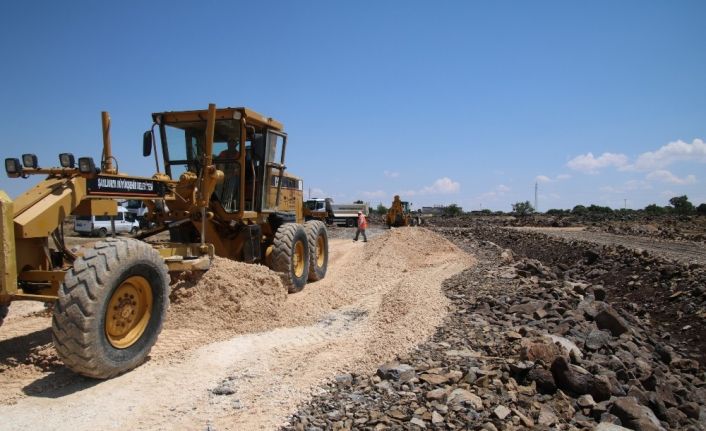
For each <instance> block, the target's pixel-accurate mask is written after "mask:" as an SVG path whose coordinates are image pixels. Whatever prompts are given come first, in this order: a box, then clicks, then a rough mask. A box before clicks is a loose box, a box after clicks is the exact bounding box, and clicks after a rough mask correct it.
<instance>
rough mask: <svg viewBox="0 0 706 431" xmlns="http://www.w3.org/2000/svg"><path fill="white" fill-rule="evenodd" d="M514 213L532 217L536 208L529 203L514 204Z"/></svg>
mask: <svg viewBox="0 0 706 431" xmlns="http://www.w3.org/2000/svg"><path fill="white" fill-rule="evenodd" d="M512 212H513V213H514V214H517V215H519V216H526V215H530V214H532V213H533V212H534V208H533V207H532V204H531V203H530V202H529V201H524V202H515V203H514V204H512Z"/></svg>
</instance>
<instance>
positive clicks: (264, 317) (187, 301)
mask: <svg viewBox="0 0 706 431" xmlns="http://www.w3.org/2000/svg"><path fill="white" fill-rule="evenodd" d="M286 300H287V289H285V288H284V286H283V285H282V280H281V278H280V277H279V275H277V274H276V273H275V272H273V271H271V270H270V269H268V268H267V267H265V266H262V265H252V264H246V263H242V262H236V261H233V260H230V259H225V258H220V257H215V258H214V259H213V262H212V264H211V268H210V269H209V270H208V271H206V272H205V273H203V274H199V275H196V274H187V275H184V277H182V279H180V280H179V281H177V283H175V284H174V285H173V286H172V293H171V295H170V301H171V305H170V307H169V312H168V315H167V320H166V322H165V329H168V330H169V329H191V330H197V331H199V332H203V333H204V334H217V333H219V332H223V331H229V332H232V331H239V332H241V331H242V332H251V331H258V330H262V329H264V328H266V327H268V326H271V324H272V321H273V320H277V318H278V314H279V311H280V308H281V307H282V305H283V304H284V303H285V301H286Z"/></svg>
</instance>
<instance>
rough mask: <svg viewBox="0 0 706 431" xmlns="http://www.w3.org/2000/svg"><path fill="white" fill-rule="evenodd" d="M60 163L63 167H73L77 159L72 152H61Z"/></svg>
mask: <svg viewBox="0 0 706 431" xmlns="http://www.w3.org/2000/svg"><path fill="white" fill-rule="evenodd" d="M59 163H60V164H61V167H62V168H71V169H73V168H74V167H75V166H76V159H74V155H73V154H71V153H61V154H59Z"/></svg>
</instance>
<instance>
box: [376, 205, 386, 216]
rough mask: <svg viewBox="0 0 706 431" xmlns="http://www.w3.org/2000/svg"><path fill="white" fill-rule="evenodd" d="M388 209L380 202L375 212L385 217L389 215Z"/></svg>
mask: <svg viewBox="0 0 706 431" xmlns="http://www.w3.org/2000/svg"><path fill="white" fill-rule="evenodd" d="M387 209H388V208H387V207H386V206H385V205H383V204H382V202H380V203H379V204H378V206H377V207H376V208H375V212H376V213H378V214H380V215H385V214H387Z"/></svg>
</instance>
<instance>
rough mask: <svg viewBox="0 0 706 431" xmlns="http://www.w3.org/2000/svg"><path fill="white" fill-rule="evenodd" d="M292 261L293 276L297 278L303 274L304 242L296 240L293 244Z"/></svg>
mask: <svg viewBox="0 0 706 431" xmlns="http://www.w3.org/2000/svg"><path fill="white" fill-rule="evenodd" d="M292 260H293V261H294V276H295V277H297V278H299V277H301V276H302V275H303V274H304V243H303V242H301V241H297V242H296V244H294V256H292Z"/></svg>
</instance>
